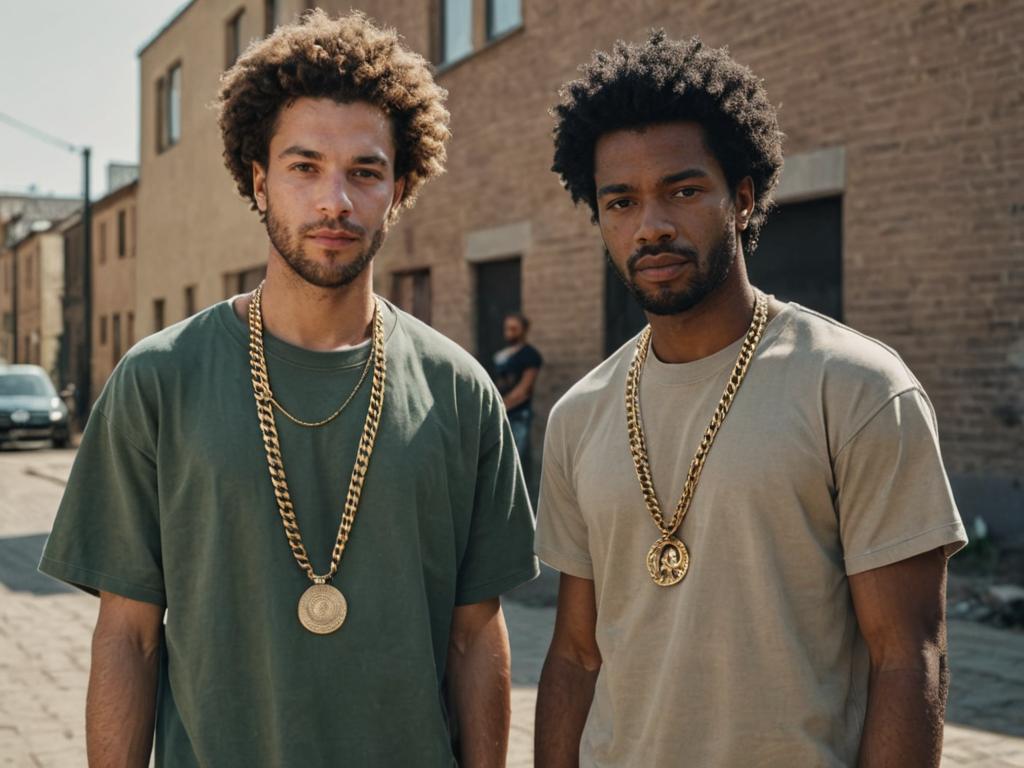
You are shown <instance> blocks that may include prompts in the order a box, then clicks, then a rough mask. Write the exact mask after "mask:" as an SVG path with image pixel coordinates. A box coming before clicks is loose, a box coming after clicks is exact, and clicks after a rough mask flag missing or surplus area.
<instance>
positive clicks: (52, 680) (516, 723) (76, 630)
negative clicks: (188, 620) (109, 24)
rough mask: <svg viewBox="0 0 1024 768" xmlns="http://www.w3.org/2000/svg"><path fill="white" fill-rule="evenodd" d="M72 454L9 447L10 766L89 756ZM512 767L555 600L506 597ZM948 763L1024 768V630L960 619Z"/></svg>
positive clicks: (1, 598)
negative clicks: (63, 564)
mask: <svg viewBox="0 0 1024 768" xmlns="http://www.w3.org/2000/svg"><path fill="white" fill-rule="evenodd" d="M72 457H73V454H72V453H71V452H68V451H49V450H44V451H34V452H28V451H9V450H5V451H0V768H7V767H8V766H11V767H17V768H23V767H24V768H39V767H40V766H52V767H53V768H76V767H77V766H83V765H85V748H84V743H85V740H84V717H83V713H84V707H85V687H86V681H87V677H88V663H89V638H90V633H91V630H92V625H93V622H94V621H95V617H96V609H97V601H96V600H95V599H94V598H91V597H88V596H86V595H83V594H81V593H78V592H76V591H70V590H68V589H65V588H63V587H62V586H61V585H60V584H57V583H56V582H53V581H52V580H50V579H48V578H47V577H44V576H42V575H40V574H37V573H36V572H35V565H36V562H37V560H38V556H39V553H40V551H41V549H42V545H43V541H44V540H45V534H46V532H47V531H48V530H49V528H50V525H51V523H52V521H53V516H54V514H55V512H56V508H57V503H58V501H59V499H60V494H61V491H62V482H63V478H64V477H66V475H67V471H68V468H69V467H70V464H71V460H72ZM505 613H506V619H507V622H508V625H509V633H510V636H511V640H512V658H513V663H512V685H513V691H512V735H511V747H510V751H509V766H510V768H528V767H529V766H532V764H533V708H534V703H535V701H536V685H537V679H538V677H539V675H540V668H541V664H542V663H543V660H544V653H545V651H546V649H547V644H548V641H549V640H550V637H551V628H552V625H553V622H554V610H553V609H552V608H547V607H530V606H528V605H523V604H520V603H518V602H515V601H511V600H507V601H506V602H505ZM949 638H950V639H949V645H950V666H951V669H952V675H953V676H952V681H953V682H952V689H951V693H950V704H949V717H948V722H947V726H946V743H945V749H944V759H943V765H944V766H955V767H957V768H959V767H960V766H972V767H973V768H1024V633H1013V632H1008V631H1003V630H997V629H992V628H990V627H986V626H982V625H979V624H971V623H967V622H961V621H954V622H951V623H950V627H949Z"/></svg>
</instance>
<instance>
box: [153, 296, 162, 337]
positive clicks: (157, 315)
mask: <svg viewBox="0 0 1024 768" xmlns="http://www.w3.org/2000/svg"><path fill="white" fill-rule="evenodd" d="M163 327H164V300H163V299H153V330H154V331H159V330H160V329H161V328H163Z"/></svg>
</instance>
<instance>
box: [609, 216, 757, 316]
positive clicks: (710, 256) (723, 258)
mask: <svg viewBox="0 0 1024 768" xmlns="http://www.w3.org/2000/svg"><path fill="white" fill-rule="evenodd" d="M736 240H737V238H736V229H735V226H734V222H733V218H732V217H731V216H730V217H729V220H728V221H727V222H726V226H725V229H724V231H723V232H722V236H721V237H720V238H719V239H718V241H717V242H716V243H715V244H714V246H712V248H711V249H710V250H709V251H708V253H707V256H706V257H702V256H701V255H700V254H698V253H696V252H695V251H692V250H687V249H681V248H679V247H671V246H670V247H659V248H658V249H657V251H655V250H654V249H653V248H651V249H649V250H648V251H646V252H645V251H644V250H642V249H641V250H639V251H637V252H636V253H634V254H632V255H631V256H630V257H629V259H627V262H626V270H627V272H624V271H623V270H622V268H621V267H619V265H618V264H616V263H615V260H614V259H613V258H612V255H611V252H610V251H609V250H608V248H607V246H606V247H605V249H604V255H605V257H606V258H607V259H608V263H609V264H611V265H612V268H613V269H614V270H615V274H617V275H618V276H619V279H620V280H621V281H622V282H623V284H624V285H625V286H626V288H627V289H628V290H629V292H630V293H631V294H632V295H633V298H634V299H636V301H637V303H638V304H639V305H640V307H641V309H643V310H644V311H645V312H650V313H651V314H652V315H679V314H682V313H683V312H688V311H689V310H691V309H693V308H694V307H696V306H697V305H698V304H700V303H701V302H702V301H704V299H706V298H707V297H708V296H710V295H711V294H712V293H713V292H714V291H715V289H716V288H718V287H719V286H720V285H722V283H724V282H725V280H726V278H728V276H729V272H730V270H731V269H732V266H733V263H734V262H735V260H736V256H737V254H736ZM655 252H662V253H672V252H675V253H679V254H680V255H684V256H686V257H688V258H690V259H691V260H692V261H693V262H694V263H695V265H696V270H695V271H696V274H695V275H694V276H693V278H692V279H691V280H690V282H689V283H688V284H687V286H686V287H685V288H684V289H683V290H681V291H674V290H672V289H671V288H670V287H668V286H665V287H663V288H659V289H657V290H656V291H645V290H644V289H642V288H641V287H640V286H639V285H637V283H636V279H635V272H636V270H635V268H634V264H635V262H636V261H637V260H638V259H639V258H640V257H641V256H643V255H648V254H653V253H655Z"/></svg>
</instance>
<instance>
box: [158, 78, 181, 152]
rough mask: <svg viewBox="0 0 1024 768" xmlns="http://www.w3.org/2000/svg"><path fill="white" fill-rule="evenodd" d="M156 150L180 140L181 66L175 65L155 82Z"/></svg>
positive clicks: (166, 147)
mask: <svg viewBox="0 0 1024 768" xmlns="http://www.w3.org/2000/svg"><path fill="white" fill-rule="evenodd" d="M156 95H157V108H156V114H157V149H158V150H159V151H161V152H162V151H163V150H165V149H168V148H170V147H173V146H174V145H175V144H177V143H178V141H180V140H181V64H175V65H174V66H172V67H171V68H170V69H169V70H167V74H166V75H164V76H163V77H161V78H160V79H159V80H157V83H156Z"/></svg>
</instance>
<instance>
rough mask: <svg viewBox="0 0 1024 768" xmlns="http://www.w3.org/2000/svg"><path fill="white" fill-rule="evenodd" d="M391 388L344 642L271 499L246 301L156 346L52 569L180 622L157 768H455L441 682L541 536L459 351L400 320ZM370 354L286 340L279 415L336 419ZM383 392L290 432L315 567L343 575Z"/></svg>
mask: <svg viewBox="0 0 1024 768" xmlns="http://www.w3.org/2000/svg"><path fill="white" fill-rule="evenodd" d="M383 306H384V312H385V315H384V319H385V334H386V344H385V349H386V352H387V388H386V391H385V395H384V407H383V415H382V419H381V424H380V428H379V432H378V435H377V440H376V446H375V448H374V451H373V456H372V459H371V461H370V465H369V470H368V472H367V475H366V482H365V485H364V488H363V493H362V500H361V502H360V504H359V509H358V512H357V514H356V518H355V524H354V526H353V529H352V533H351V537H350V539H349V541H348V546H347V548H346V549H345V553H344V557H343V558H342V560H341V565H340V568H339V570H338V574H337V576H336V577H335V578H334V581H333V584H334V585H335V586H337V587H338V588H339V589H340V590H341V591H342V592H343V593H344V595H345V597H346V599H347V600H348V617H347V619H346V620H345V623H344V625H343V626H342V627H341V628H340V629H339V630H337V631H336V632H334V633H333V634H329V635H314V634H311V633H310V632H308V631H307V630H306V629H304V628H303V627H302V626H301V625H300V624H299V621H298V617H297V604H298V600H299V597H300V596H301V595H302V593H303V591H304V590H305V589H306V588H307V587H308V586H309V585H310V582H309V580H308V579H307V577H306V575H305V574H304V573H303V572H302V571H301V570H300V569H299V567H298V565H297V564H296V562H295V560H294V559H293V557H292V553H291V551H290V549H289V547H288V542H287V540H286V538H285V534H284V530H283V528H282V523H281V519H280V517H279V515H278V511H277V506H276V504H275V500H274V494H273V488H272V486H271V482H270V477H269V474H268V470H267V464H266V458H265V454H264V447H263V442H262V439H261V436H260V430H259V426H258V422H257V417H256V406H255V402H254V399H253V393H252V385H251V383H250V376H249V358H248V347H247V345H248V331H247V328H246V326H245V325H244V324H243V322H242V321H241V320H240V319H239V318H238V317H237V316H236V315H235V313H234V311H233V309H232V306H231V304H230V302H227V301H225V302H221V303H220V304H217V305H215V306H213V307H211V308H210V309H208V310H205V311H203V312H201V313H199V314H198V315H196V316H195V317H193V318H191V319H189V320H187V321H185V322H182V323H179V324H177V325H175V326H172V327H170V328H168V329H166V330H164V331H161V332H160V333H157V334H155V335H153V336H150V337H149V338H147V339H145V340H143V341H142V342H141V343H139V344H138V345H137V346H136V347H135V348H134V349H132V350H131V352H129V353H128V355H127V356H126V357H125V358H124V359H123V360H122V361H121V363H120V364H119V365H118V367H117V369H116V370H115V372H114V374H113V375H112V377H111V379H110V381H109V382H108V384H107V386H106V388H105V390H104V392H103V394H102V395H101V397H100V399H99V401H98V402H97V404H96V406H95V409H94V411H93V414H92V416H91V418H90V419H89V425H88V428H87V430H86V432H85V435H84V437H83V439H82V445H81V447H80V449H79V452H78V456H77V458H76V461H75V465H74V468H73V470H72V473H71V477H70V479H69V482H68V486H67V490H66V492H65V495H64V499H63V501H62V503H61V507H60V511H59V513H58V515H57V519H56V522H55V523H54V527H53V531H52V532H51V534H50V538H49V541H48V542H47V545H46V549H45V552H44V554H43V559H42V562H41V564H40V568H41V570H43V571H44V572H46V573H48V574H50V575H52V576H55V577H57V578H59V579H62V580H64V581H67V582H70V583H72V584H75V585H77V586H80V587H83V588H85V589H87V590H89V591H93V592H94V591H96V590H103V591H109V592H113V593H116V594H119V595H123V596H125V597H128V598H132V599H135V600H142V601H146V602H149V603H154V604H156V605H160V606H166V609H167V612H166V624H165V627H164V643H163V663H162V665H161V682H160V687H159V693H158V714H157V727H156V756H157V765H158V766H168V768H172V767H173V768H186V767H187V766H213V767H215V768H220V767H221V766H397V765H403V766H405V765H415V766H427V767H429V766H451V765H452V764H453V763H454V757H453V751H452V747H451V735H450V732H449V726H448V719H447V715H446V709H445V706H444V701H443V690H442V689H443V680H444V674H445V660H446V654H447V650H448V640H449V628H450V623H451V618H452V611H453V608H454V607H455V606H457V605H462V604H469V603H475V602H479V601H483V600H486V599H489V598H493V597H495V596H497V595H500V594H501V593H503V592H505V591H507V590H509V589H511V588H513V587H515V586H516V585H518V584H520V583H522V582H524V581H526V580H529V579H530V578H532V577H533V576H535V575H536V573H537V564H536V560H535V558H534V556H533V553H532V547H533V516H532V512H531V510H530V505H529V501H528V498H527V493H526V490H525V487H524V484H523V479H522V472H521V469H520V466H519V464H518V459H517V457H516V451H515V446H514V444H513V441H512V437H511V434H510V431H509V427H508V423H507V420H506V419H505V417H504V410H503V408H502V402H501V398H500V396H499V395H498V394H497V392H496V391H495V389H494V387H493V385H492V384H491V383H490V381H489V380H488V377H487V375H486V373H485V372H484V371H483V369H482V368H481V367H480V366H479V365H477V363H476V362H475V361H474V360H473V359H472V358H471V357H470V356H469V355H468V354H467V353H466V352H465V351H463V350H462V349H461V348H460V347H458V346H457V345H456V344H454V343H453V342H451V341H449V340H448V339H446V338H444V337H443V336H442V335H440V334H439V333H437V332H435V331H433V330H431V329H430V328H429V327H427V326H426V325H424V324H422V323H420V322H419V321H417V320H415V319H414V318H412V317H410V316H409V315H407V314H404V313H402V312H400V311H398V310H397V309H395V308H394V307H392V306H390V305H388V304H387V303H383ZM369 351H370V350H369V345H364V346H363V347H361V348H354V349H348V350H343V351H339V352H311V351H308V350H304V349H300V348H297V347H294V346H291V345H289V344H286V343H284V342H283V341H280V340H278V339H275V338H273V337H270V336H268V337H267V338H266V354H267V366H268V369H269V374H270V381H271V386H272V387H273V391H274V394H275V396H276V397H277V398H278V399H279V400H280V401H281V403H282V404H283V405H284V407H286V408H288V409H289V411H291V412H292V413H294V414H295V415H296V416H297V417H299V418H301V419H305V420H315V419H319V418H323V417H324V416H326V415H329V414H330V413H331V412H332V411H333V410H334V409H335V408H336V407H337V406H338V405H339V404H340V403H341V402H342V401H343V400H344V399H345V397H346V396H347V395H348V393H349V392H351V391H352V388H353V387H354V386H355V384H356V382H357V381H358V379H359V376H360V374H361V373H362V369H363V365H364V363H365V361H366V358H367V355H368V354H369ZM369 394H370V377H369V376H368V377H367V379H366V381H365V382H364V383H363V385H362V387H361V388H360V390H359V391H358V393H357V395H356V396H355V398H354V399H353V400H352V402H351V403H350V405H349V406H348V407H347V408H346V409H345V410H344V411H343V412H342V414H341V415H340V416H339V417H338V418H337V419H336V420H335V421H333V422H332V423H330V424H329V425H327V426H324V427H320V428H316V429H310V428H306V427H300V426H297V425H295V424H293V423H292V422H290V421H288V420H287V419H285V418H283V417H282V416H280V415H278V416H277V417H276V422H277V428H278V432H279V435H280V441H281V450H282V455H283V458H284V464H285V470H286V472H287V477H288V483H289V486H290V490H291V496H292V500H293V502H294V504H295V508H296V514H297V517H298V521H299V525H300V528H301V532H302V538H303V541H304V543H305V546H306V549H307V551H308V553H309V556H310V559H311V561H312V564H313V567H314V569H315V570H316V572H318V573H323V572H325V571H327V570H328V567H329V563H330V556H331V549H332V547H333V545H334V541H335V538H336V535H337V530H338V523H339V520H340V517H341V513H342V508H343V504H344V499H345V493H346V489H347V488H348V483H349V478H350V476H351V473H352V466H353V462H354V460H355V455H356V446H357V443H358V439H359V435H360V433H361V431H362V426H363V422H364V420H365V418H366V410H367V404H368V401H369Z"/></svg>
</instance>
